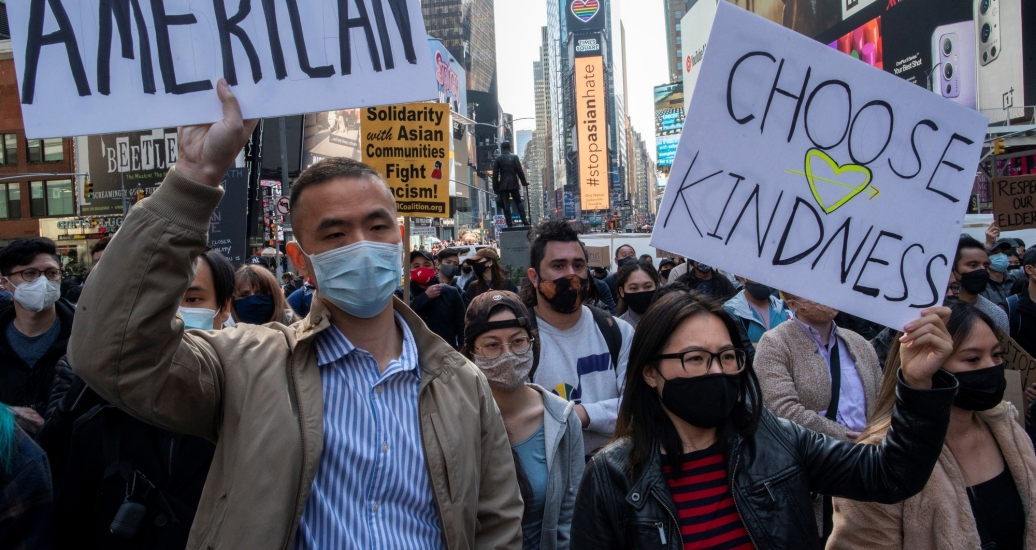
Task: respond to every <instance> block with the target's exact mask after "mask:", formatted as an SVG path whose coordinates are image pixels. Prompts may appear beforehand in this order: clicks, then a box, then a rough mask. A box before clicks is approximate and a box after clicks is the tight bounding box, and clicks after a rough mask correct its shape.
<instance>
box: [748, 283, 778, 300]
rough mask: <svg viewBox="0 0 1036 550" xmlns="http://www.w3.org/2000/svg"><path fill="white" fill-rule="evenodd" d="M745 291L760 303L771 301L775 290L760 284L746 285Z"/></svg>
mask: <svg viewBox="0 0 1036 550" xmlns="http://www.w3.org/2000/svg"><path fill="white" fill-rule="evenodd" d="M745 290H746V291H748V293H749V294H751V295H752V297H753V298H755V299H756V300H759V301H760V302H761V301H764V300H769V299H770V295H771V294H773V288H771V287H768V286H766V285H761V284H759V283H745Z"/></svg>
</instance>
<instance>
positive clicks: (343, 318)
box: [69, 80, 523, 550]
mask: <svg viewBox="0 0 1036 550" xmlns="http://www.w3.org/2000/svg"><path fill="white" fill-rule="evenodd" d="M217 92H218V94H219V97H220V99H221V100H222V102H223V114H224V118H223V120H222V121H220V122H217V123H215V124H213V125H203V126H194V127H188V128H183V129H181V131H180V140H179V147H180V151H179V159H178V161H177V164H176V167H175V169H173V170H171V171H170V172H169V175H168V176H167V177H166V180H165V181H164V182H163V183H162V185H161V186H160V187H159V189H158V191H156V192H155V194H154V195H153V196H152V197H150V198H148V199H146V200H144V201H143V202H142V203H140V204H138V205H137V206H136V207H135V208H134V209H133V211H132V212H131V213H130V215H129V216H128V217H127V218H126V221H125V223H124V224H123V226H122V229H121V230H120V231H119V234H118V235H117V236H116V237H115V238H114V239H113V240H112V242H111V244H110V245H109V247H108V249H107V250H106V252H105V261H104V262H101V263H100V264H99V265H98V267H97V268H96V270H97V271H98V272H99V273H96V274H94V276H93V277H91V278H90V281H89V282H88V283H87V285H86V288H85V289H84V291H83V296H82V299H81V301H80V302H79V304H80V305H79V310H78V315H77V320H76V323H75V325H74V327H73V333H72V340H71V343H70V346H69V354H70V359H71V363H72V365H73V368H74V369H75V371H76V372H77V373H78V374H79V375H80V376H82V377H83V378H84V379H85V380H86V381H87V382H88V383H89V384H90V386H91V387H92V388H94V389H95V390H96V391H97V392H98V393H99V394H101V396H103V397H104V398H105V399H107V400H109V401H110V402H112V403H113V404H115V405H116V406H118V407H119V408H121V409H123V410H125V411H126V412H128V413H130V414H132V415H134V416H136V417H138V418H141V419H142V420H145V421H147V422H150V423H153V424H155V425H157V426H159V427H162V428H165V429H168V430H173V431H178V432H183V433H187V434H192V435H197V436H201V437H204V438H206V439H209V440H211V441H214V442H215V443H216V445H217V447H216V454H215V456H214V458H213V461H212V467H211V470H210V472H209V477H208V480H207V481H206V484H205V489H204V491H203V493H202V497H201V502H200V504H199V506H198V512H197V516H196V521H195V523H194V526H193V527H192V530H191V535H190V540H189V541H188V548H192V549H194V548H204V549H210V548H220V549H225V548H241V549H248V550H253V549H271V550H274V549H281V550H288V549H293V548H302V549H309V548H321V547H331V546H332V545H334V546H342V547H349V548H370V549H373V548H379V549H380V548H446V549H449V550H455V549H487V550H488V549H496V548H514V549H518V548H520V547H521V541H522V539H521V520H522V509H523V506H522V501H521V497H520V495H519V492H518V486H517V483H516V476H515V471H514V463H513V460H512V457H511V450H510V447H509V445H508V440H507V434H506V432H505V431H504V426H503V422H502V421H501V419H500V414H499V411H498V410H497V407H496V405H495V403H494V401H493V397H492V394H491V393H490V390H489V386H488V385H487V383H486V380H485V378H484V377H483V376H482V375H481V373H479V371H478V369H477V368H475V367H474V366H473V365H471V364H470V363H469V362H467V361H466V360H465V359H464V358H463V357H462V356H461V355H459V354H457V353H456V352H455V351H454V350H453V349H452V348H451V347H450V346H448V345H446V344H445V343H443V342H442V340H440V339H439V338H437V337H436V336H435V335H434V334H432V333H431V332H429V331H428V329H427V328H426V327H425V326H424V325H423V324H422V323H421V321H420V319H419V318H418V317H417V316H416V315H414V313H413V312H411V311H410V310H409V309H408V308H407V307H406V306H405V305H403V304H402V303H400V302H398V301H393V300H392V297H391V295H392V291H394V290H395V288H396V286H397V285H398V280H399V277H398V274H399V273H401V270H402V256H401V254H399V253H398V251H400V249H401V244H400V236H399V231H398V228H397V225H396V216H397V212H396V207H395V202H394V200H393V197H392V195H391V192H390V190H389V189H388V187H387V186H386V184H385V182H384V181H383V180H382V179H381V178H380V177H379V176H378V175H377V173H376V172H374V171H373V170H371V169H370V168H368V167H366V166H364V165H362V164H359V163H355V162H352V161H344V160H335V159H332V160H331V161H325V162H324V163H320V164H318V165H317V166H316V167H314V168H311V169H310V170H307V172H306V173H303V174H302V175H301V176H300V177H299V179H298V180H297V181H296V185H295V188H294V189H293V192H292V197H291V199H292V201H291V202H292V207H293V212H292V213H293V222H294V229H295V234H296V237H297V239H298V242H297V243H292V244H290V245H289V248H288V252H289V254H290V256H291V258H292V261H293V263H294V264H295V265H296V266H298V268H299V272H300V273H301V274H302V275H303V276H307V277H310V278H311V279H312V280H313V281H314V282H315V283H316V286H317V294H316V295H315V298H316V299H314V300H313V307H312V310H311V312H310V314H309V316H308V317H307V318H306V319H303V320H301V321H299V322H297V323H295V324H294V325H292V326H290V327H288V326H283V325H281V324H278V323H271V324H268V325H263V326H255V325H239V326H238V327H235V328H234V329H230V330H224V331H218V332H217V331H209V332H204V331H196V330H191V331H188V332H185V331H184V327H183V321H182V320H181V318H180V317H179V316H178V315H177V306H178V305H179V301H180V296H181V295H182V294H183V293H184V291H185V290H186V289H187V285H188V283H189V282H190V280H191V274H192V269H193V268H192V266H193V265H194V260H195V258H196V257H197V256H198V255H199V253H201V251H202V250H203V249H204V248H205V245H206V240H207V235H206V232H207V230H208V226H209V217H210V215H211V214H212V212H213V210H214V209H215V207H216V205H217V204H218V203H219V200H220V198H221V197H222V195H223V192H222V190H221V189H220V188H219V183H220V180H221V179H222V177H223V174H224V173H225V172H226V170H227V168H229V167H230V166H231V164H232V163H233V161H234V158H235V156H236V155H237V154H238V152H239V151H240V150H241V148H242V147H243V146H244V144H245V143H246V142H247V140H248V137H249V135H250V133H251V131H252V129H253V128H254V126H255V123H254V122H247V121H243V120H242V117H241V110H240V107H239V106H238V104H237V100H236V99H235V98H234V96H233V94H232V93H231V91H230V88H229V87H228V86H227V84H226V82H224V81H222V80H221V81H220V82H219V84H218V87H217ZM109 271H111V272H112V273H108V272H109ZM113 281H119V282H120V283H119V284H115V283H113ZM386 289H387V293H386Z"/></svg>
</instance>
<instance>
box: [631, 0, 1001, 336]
mask: <svg viewBox="0 0 1036 550" xmlns="http://www.w3.org/2000/svg"><path fill="white" fill-rule="evenodd" d="M687 120H688V121H694V127H695V128H697V129H698V130H696V131H693V132H691V131H685V132H684V133H683V137H682V139H681V142H680V146H679V149H678V151H677V157H676V162H675V164H674V166H673V170H672V172H671V175H670V177H669V184H668V186H667V187H666V191H665V196H664V198H663V201H662V205H661V208H660V209H659V213H658V220H657V223H656V225H655V229H654V234H653V237H652V239H651V245H652V246H654V247H656V248H662V249H664V250H670V251H673V252H676V253H679V254H681V255H683V256H686V257H688V258H692V259H695V260H699V261H702V262H704V263H707V264H710V265H713V266H716V267H719V268H721V269H725V270H728V271H731V272H733V273H736V274H738V275H743V276H746V277H749V278H750V279H752V280H755V281H758V282H761V283H764V284H767V285H770V286H773V287H775V288H779V289H782V290H787V291H790V292H792V293H794V294H798V295H801V296H804V297H806V298H809V299H812V300H815V301H817V302H821V303H824V304H827V305H829V306H831V307H835V308H838V309H840V310H842V311H845V312H847V313H851V314H854V315H858V316H860V317H863V318H865V319H868V320H871V321H874V322H877V323H880V324H883V325H887V326H891V327H894V328H901V327H902V326H903V325H904V324H906V323H907V322H909V321H910V320H913V319H916V318H917V317H918V315H919V312H920V311H921V310H922V309H924V308H926V307H930V306H933V305H936V304H939V303H941V301H942V296H943V294H944V292H945V290H946V282H947V281H948V279H949V275H950V267H951V266H950V263H951V262H952V260H953V257H954V251H955V247H956V243H957V240H958V237H959V235H960V233H961V228H962V221H963V218H964V212H965V209H966V207H967V205H968V196H969V194H970V192H971V187H972V184H973V182H974V173H975V166H976V165H977V163H978V159H979V153H980V150H981V148H982V141H983V138H984V136H985V133H986V122H987V121H986V117H984V116H982V115H980V114H978V113H977V112H975V111H973V110H970V109H967V108H965V107H962V106H960V105H958V104H955V103H953V102H951V101H949V100H946V99H943V98H941V97H939V96H938V95H936V94H933V93H931V92H930V91H927V90H925V89H924V88H921V87H919V86H916V85H914V84H911V83H909V82H905V81H903V80H901V79H899V78H896V77H895V76H893V75H890V74H887V73H885V72H883V71H880V70H878V69H875V68H874V67H871V66H869V65H867V64H866V63H861V62H860V61H859V60H856V59H853V58H852V57H849V56H846V55H844V54H841V53H840V52H838V51H836V50H833V49H831V48H829V47H827V46H826V45H824V44H820V43H818V42H815V41H813V40H811V39H809V38H806V37H805V36H802V35H800V34H797V33H795V32H793V31H791V30H788V29H785V28H784V27H781V26H780V25H777V24H774V23H771V22H769V21H767V20H765V19H763V18H761V17H759V16H757V15H754V14H752V13H750V12H748V11H745V10H742V9H740V8H737V7H735V6H733V5H731V4H729V3H727V2H720V3H719V6H718V8H717V15H716V19H715V22H714V25H713V27H712V33H711V35H710V39H709V55H708V56H705V58H704V60H703V61H702V63H701V74H700V76H699V78H698V82H697V86H696V88H695V91H694V96H693V98H692V99H691V107H690V110H689V111H688V114H687Z"/></svg>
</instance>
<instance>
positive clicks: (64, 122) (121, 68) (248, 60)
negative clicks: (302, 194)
mask: <svg viewBox="0 0 1036 550" xmlns="http://www.w3.org/2000/svg"><path fill="white" fill-rule="evenodd" d="M7 13H8V17H9V21H10V29H11V39H12V45H13V48H14V61H15V68H16V69H17V72H18V86H19V96H20V100H21V104H22V115H23V117H24V119H25V133H26V135H27V136H28V137H30V138H43V137H60V136H72V135H87V134H102V133H113V132H122V131H129V130H141V129H148V128H165V127H173V126H183V125H187V124H200V123H206V122H215V121H217V120H219V119H220V118H222V110H221V105H220V102H219V100H218V99H216V91H215V85H216V82H217V81H218V80H219V79H220V78H225V79H226V80H227V82H228V83H229V84H230V85H231V86H232V87H233V90H234V93H235V94H236V95H237V97H238V99H239V100H240V102H241V108H242V111H243V114H244V116H245V118H259V117H272V116H281V115H290V114H298V113H309V112H316V111H331V110H336V109H345V108H351V107H364V106H369V105H382V104H388V103H404V102H409V101H424V100H431V99H435V98H436V96H437V90H436V84H435V67H434V64H433V62H432V59H431V57H430V56H429V55H428V40H427V35H426V34H425V28H424V20H423V19H422V16H421V4H420V2H419V1H418V0H255V1H250V0H18V1H17V2H9V3H8V5H7Z"/></svg>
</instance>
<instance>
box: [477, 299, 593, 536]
mask: <svg viewBox="0 0 1036 550" xmlns="http://www.w3.org/2000/svg"><path fill="white" fill-rule="evenodd" d="M532 323H533V320H532V317H531V316H530V315H529V310H528V309H527V308H526V307H525V305H524V304H523V303H522V300H521V298H519V297H518V295H517V294H515V293H513V292H509V291H506V290H491V291H489V292H486V293H484V294H480V295H479V296H477V297H476V298H475V299H474V300H472V301H471V305H470V306H469V307H468V311H467V314H466V316H465V330H464V348H463V349H462V350H461V353H463V354H464V355H465V356H466V357H467V358H468V359H470V360H471V361H472V362H474V363H475V365H476V366H478V368H480V369H482V373H483V374H485V375H486V378H487V379H488V380H489V386H490V387H491V388H492V389H493V399H494V400H496V403H497V405H498V406H499V407H500V414H501V416H503V418H504V426H506V427H507V438H508V440H509V441H510V442H511V450H512V452H513V453H514V463H515V469H516V470H517V474H518V487H519V489H521V493H522V500H523V501H524V502H525V513H524V514H523V519H522V537H523V538H524V543H523V545H522V546H523V549H524V550H568V548H569V547H570V545H569V541H570V539H571V530H572V514H573V512H574V508H575V501H576V490H577V489H578V486H579V480H580V479H582V477H583V466H584V460H583V424H582V422H581V421H580V420H579V415H577V414H576V411H575V405H574V404H573V403H571V402H569V401H568V400H565V399H562V398H560V397H558V396H557V395H554V394H553V393H551V392H550V391H548V390H546V389H544V388H543V387H541V386H537V385H536V384H529V383H527V382H528V379H529V377H530V376H532V374H533V373H535V372H536V367H537V366H538V364H539V360H540V345H539V341H538V339H537V335H538V333H537V331H536V329H535V328H534V327H533V326H532Z"/></svg>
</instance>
